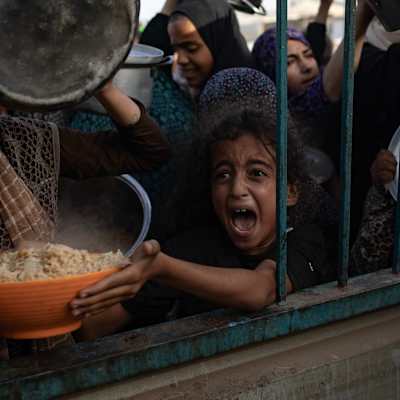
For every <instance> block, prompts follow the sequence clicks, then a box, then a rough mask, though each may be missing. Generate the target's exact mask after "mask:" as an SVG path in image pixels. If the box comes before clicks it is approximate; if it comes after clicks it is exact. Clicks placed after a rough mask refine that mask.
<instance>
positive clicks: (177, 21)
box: [135, 0, 253, 221]
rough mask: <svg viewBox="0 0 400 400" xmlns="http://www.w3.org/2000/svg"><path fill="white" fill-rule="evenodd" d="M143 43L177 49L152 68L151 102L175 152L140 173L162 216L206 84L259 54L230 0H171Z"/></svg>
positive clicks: (246, 64) (248, 63)
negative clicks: (253, 53)
mask: <svg viewBox="0 0 400 400" xmlns="http://www.w3.org/2000/svg"><path fill="white" fill-rule="evenodd" d="M141 43H143V44H147V45H152V46H155V47H157V46H160V47H161V49H162V50H163V51H164V52H165V54H172V53H174V63H173V65H172V66H171V65H168V66H165V67H158V68H154V69H153V71H152V74H153V91H152V101H151V105H150V108H149V114H150V115H151V116H152V117H153V118H154V119H155V120H156V121H157V122H158V124H159V125H160V127H161V128H162V129H163V130H164V132H165V134H166V137H167V139H168V140H169V142H170V144H171V148H172V149H173V152H174V153H173V157H172V159H171V160H170V161H169V162H168V163H167V164H166V165H164V166H163V167H162V168H161V169H160V170H158V171H156V172H153V173H149V174H140V175H135V177H136V178H137V179H138V180H139V181H140V183H141V184H142V185H143V186H144V188H145V189H146V190H147V192H148V194H149V196H150V198H151V199H152V201H153V206H154V209H155V218H154V219H153V220H154V221H157V219H158V217H157V210H158V208H159V207H158V206H159V205H163V204H164V201H163V200H162V199H163V198H164V197H167V196H169V193H170V190H171V187H174V185H175V181H176V171H177V165H176V161H177V157H181V156H182V153H183V152H184V149H182V146H184V145H185V144H187V143H188V142H190V141H191V138H192V135H193V126H194V121H195V119H196V109H197V99H198V95H199V94H200V92H201V90H202V88H203V87H204V85H205V84H206V82H207V81H208V79H209V78H210V77H211V76H213V75H214V74H215V73H217V72H218V71H221V70H223V69H226V68H230V67H249V66H252V65H253V60H252V56H251V53H250V51H249V49H248V47H247V44H246V41H245V39H244V37H243V36H242V34H241V33H240V30H239V23H238V21H237V18H236V15H235V12H234V10H233V8H232V7H231V6H230V5H229V4H228V2H227V1H226V0H181V1H177V0H167V1H166V3H165V5H164V8H163V10H162V13H160V14H158V15H156V17H155V18H154V19H153V20H152V21H150V22H149V24H148V25H147V27H146V29H145V31H144V32H143V34H142V36H141ZM174 155H175V156H176V157H174Z"/></svg>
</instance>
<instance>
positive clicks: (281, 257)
mask: <svg viewBox="0 0 400 400" xmlns="http://www.w3.org/2000/svg"><path fill="white" fill-rule="evenodd" d="M276 10H277V27H276V29H277V54H278V57H277V66H276V71H277V74H276V76H277V81H276V83H277V94H278V105H277V112H278V115H277V126H278V132H277V134H278V140H277V166H278V169H277V183H278V184H277V205H278V208H277V221H278V233H277V234H278V240H279V241H278V243H279V246H278V268H277V288H278V297H277V298H278V301H279V302H282V301H285V300H286V270H287V265H286V264H287V243H286V229H287V227H286V223H287V210H286V207H287V126H288V123H287V113H288V111H287V110H288V101H287V2H286V0H277V3H276Z"/></svg>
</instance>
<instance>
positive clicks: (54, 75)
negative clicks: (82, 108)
mask: <svg viewBox="0 0 400 400" xmlns="http://www.w3.org/2000/svg"><path fill="white" fill-rule="evenodd" d="M139 10H140V0H96V1H93V0H69V1H65V0H46V1H43V0H1V1H0V15H1V19H0V36H1V38H2V41H1V46H0V59H1V63H0V104H3V105H6V106H8V107H9V108H13V109H20V110H28V111H50V110H55V109H61V108H65V107H69V106H72V105H75V104H77V103H80V102H81V101H83V100H85V99H87V98H89V97H90V96H91V95H92V94H93V93H94V92H95V91H96V90H97V89H98V88H99V87H100V86H101V85H102V84H104V83H105V82H106V81H107V80H109V79H110V78H111V77H112V76H113V74H114V73H115V72H116V71H117V70H118V68H119V67H120V65H121V64H122V63H123V61H124V60H125V58H126V57H127V55H128V53H129V50H130V48H131V46H132V43H133V41H134V38H135V34H136V31H137V27H138V21H139Z"/></svg>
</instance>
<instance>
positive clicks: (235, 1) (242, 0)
mask: <svg viewBox="0 0 400 400" xmlns="http://www.w3.org/2000/svg"><path fill="white" fill-rule="evenodd" d="M262 2H263V1H262V0H228V3H229V4H230V5H231V6H232V7H233V8H234V9H235V10H237V11H241V12H244V13H247V14H258V15H264V16H265V15H267V11H266V10H265V8H264V6H263V5H262Z"/></svg>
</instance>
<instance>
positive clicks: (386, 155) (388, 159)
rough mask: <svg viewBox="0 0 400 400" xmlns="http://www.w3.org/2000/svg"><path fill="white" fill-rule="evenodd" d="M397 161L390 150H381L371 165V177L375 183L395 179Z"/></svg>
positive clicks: (384, 182)
mask: <svg viewBox="0 0 400 400" xmlns="http://www.w3.org/2000/svg"><path fill="white" fill-rule="evenodd" d="M396 168H397V161H396V159H395V158H394V155H393V154H392V153H391V152H390V151H388V150H381V151H380V152H379V153H378V155H377V156H376V159H375V161H374V162H373V164H372V167H371V178H372V182H373V183H374V184H375V185H378V184H382V185H384V184H386V183H389V182H391V181H393V179H394V177H395V176H396Z"/></svg>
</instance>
